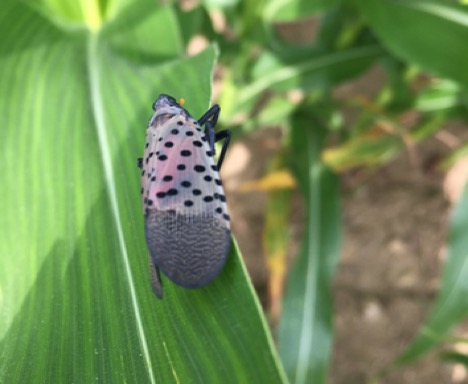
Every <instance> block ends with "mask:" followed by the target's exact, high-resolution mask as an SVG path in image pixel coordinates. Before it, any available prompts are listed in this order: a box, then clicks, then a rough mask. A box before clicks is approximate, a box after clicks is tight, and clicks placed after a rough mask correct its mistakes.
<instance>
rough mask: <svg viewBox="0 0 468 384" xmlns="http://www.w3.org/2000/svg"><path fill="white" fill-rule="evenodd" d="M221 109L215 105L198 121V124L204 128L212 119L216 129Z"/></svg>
mask: <svg viewBox="0 0 468 384" xmlns="http://www.w3.org/2000/svg"><path fill="white" fill-rule="evenodd" d="M220 110H221V108H220V107H219V105H218V104H215V105H213V106H212V107H211V108H210V109H208V111H206V112H205V114H204V115H203V116H202V117H200V118H199V119H198V124H200V127H202V126H203V125H204V124H205V123H206V122H207V121H208V120H209V119H211V121H212V123H213V125H212V128H214V127H215V125H216V122H217V121H218V116H219V111H220Z"/></svg>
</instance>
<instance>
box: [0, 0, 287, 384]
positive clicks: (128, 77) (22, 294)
mask: <svg viewBox="0 0 468 384" xmlns="http://www.w3.org/2000/svg"><path fill="white" fill-rule="evenodd" d="M88 4H89V2H88ZM141 4H142V8H144V9H147V10H148V12H150V13H154V14H148V15H147V17H148V20H154V19H153V17H156V16H155V15H160V14H161V12H163V13H164V12H168V11H167V10H164V11H163V10H162V8H157V7H155V8H154V9H151V8H147V6H146V5H145V2H141ZM2 5H3V7H2V12H1V13H0V31H1V35H2V39H1V41H0V66H1V68H2V71H0V110H1V114H0V124H1V127H2V128H1V130H0V146H1V150H0V160H1V163H2V178H1V181H0V183H1V184H0V211H1V212H2V214H1V215H0V233H1V234H2V238H1V241H0V382H2V383H3V382H4V383H70V382H80V383H89V382H94V381H99V382H107V383H123V382H126V383H155V382H158V383H172V382H177V383H178V382H180V383H206V382H208V383H211V382H223V383H225V382H231V383H239V382H264V383H280V382H284V375H283V373H282V369H281V366H280V365H279V363H278V360H277V357H276V353H275V351H274V347H273V343H272V340H271V337H270V335H269V333H268V330H267V326H266V323H265V320H264V318H263V316H262V313H261V309H260V306H259V303H258V301H257V299H256V297H255V294H254V291H253V289H252V286H251V284H250V282H249V280H248V277H247V275H246V271H245V269H244V266H243V264H242V261H241V258H240V255H239V251H238V249H237V247H236V246H235V245H233V246H232V250H231V254H230V256H229V259H228V262H227V264H226V267H225V268H224V270H223V271H222V273H221V274H220V276H218V278H217V279H216V280H215V281H214V282H213V283H212V284H210V285H208V286H207V287H205V288H203V289H199V290H187V289H183V288H181V287H178V286H176V285H174V284H172V283H171V282H170V281H168V280H167V279H165V278H164V277H163V279H164V281H163V282H164V294H165V297H164V300H162V301H161V300H158V299H156V297H155V296H154V294H153V293H152V290H151V287H150V283H149V271H148V253H147V249H146V244H145V240H144V233H143V214H142V207H141V200H140V186H139V179H140V172H139V170H138V169H137V167H136V158H137V157H138V156H140V155H141V154H142V153H143V148H144V140H145V130H146V125H147V121H148V119H149V117H150V116H151V112H152V111H151V104H152V102H153V101H154V99H155V98H156V97H157V96H158V95H159V93H169V94H171V95H173V96H174V97H176V98H179V97H185V99H186V104H185V105H186V107H187V109H188V110H190V111H191V112H192V113H193V115H194V116H195V117H199V116H201V114H202V113H203V112H204V111H205V110H206V109H207V107H208V104H209V99H210V93H211V73H212V70H213V65H214V61H215V58H216V49H215V48H214V47H213V46H210V47H209V48H208V49H207V50H205V51H204V52H202V53H201V54H199V55H197V56H195V57H192V58H188V59H184V60H173V61H171V62H166V61H160V60H158V59H157V57H156V56H157V55H154V56H152V55H148V56H146V57H145V59H144V60H135V57H136V54H137V53H138V49H136V48H135V51H134V53H135V55H131V56H130V57H129V56H125V52H126V51H125V50H121V49H116V46H115V44H114V43H115V41H116V40H113V39H112V38H111V37H113V36H115V35H113V33H114V32H113V26H112V25H111V24H110V23H109V22H108V21H104V22H103V24H102V26H101V28H100V29H97V30H94V32H91V31H90V30H89V29H88V28H85V27H83V28H77V29H70V28H66V27H64V26H63V25H62V24H56V23H55V20H57V18H58V17H57V15H51V14H47V15H46V14H45V13H44V11H43V10H41V12H38V11H37V9H36V8H33V7H30V6H29V5H28V4H26V3H22V2H17V1H4V2H3V4H2ZM120 15H121V17H123V18H125V13H122V14H120ZM168 17H170V16H168ZM51 20H54V22H51ZM112 22H113V23H116V24H115V25H122V24H123V21H122V19H119V18H118V17H117V18H115V19H113V20H112ZM127 28H128V29H127V32H128V33H129V34H130V35H131V34H132V31H133V29H132V26H128V27H127ZM134 28H135V33H136V35H138V39H139V41H142V42H144V40H145V39H146V42H145V44H143V46H144V47H149V46H150V42H155V41H162V40H164V39H161V36H160V35H153V34H152V33H151V31H152V29H151V28H145V30H146V32H145V33H143V32H142V31H141V30H139V28H140V25H139V24H138V23H136V24H134ZM137 30H138V32H136V31H137ZM115 33H117V32H115ZM145 34H146V35H145ZM145 36H146V37H145ZM120 42H123V40H120ZM161 44H164V42H163V43H161ZM123 46H124V45H122V44H120V45H119V47H123ZM144 53H145V52H142V54H143V56H145V55H144ZM146 53H147V52H146ZM143 56H142V57H143Z"/></svg>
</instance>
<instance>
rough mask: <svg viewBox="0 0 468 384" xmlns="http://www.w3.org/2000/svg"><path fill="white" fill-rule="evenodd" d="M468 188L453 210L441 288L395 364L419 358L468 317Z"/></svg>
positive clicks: (467, 187)
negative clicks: (416, 332) (421, 323)
mask: <svg viewBox="0 0 468 384" xmlns="http://www.w3.org/2000/svg"><path fill="white" fill-rule="evenodd" d="M467 213H468V185H467V186H465V189H464V192H463V195H462V196H461V199H460V201H459V202H458V203H457V205H456V207H455V208H454V212H453V215H452V219H451V223H450V229H449V236H448V242H447V245H448V255H447V260H446V261H445V266H444V271H443V274H442V286H441V289H440V292H439V294H438V296H437V300H436V302H435V304H434V308H433V309H432V312H431V314H430V315H429V318H428V319H427V320H426V322H425V324H424V326H423V327H422V328H421V330H420V332H419V334H418V335H417V336H416V337H415V339H414V340H413V341H412V342H411V344H410V345H409V346H408V348H407V349H406V350H405V351H404V352H403V353H402V354H401V356H400V357H399V358H398V360H397V363H398V364H404V363H409V362H411V361H414V360H415V359H417V358H419V357H421V356H422V355H423V354H424V353H426V352H428V351H429V350H430V349H431V348H433V347H434V346H436V345H437V344H439V343H440V342H441V341H443V339H444V338H445V337H446V335H447V333H448V332H449V331H450V329H452V327H453V326H454V325H455V324H457V323H458V322H459V321H460V320H461V319H463V318H464V317H466V315H467V314H468V236H467V235H466V234H467V233H468V214H467Z"/></svg>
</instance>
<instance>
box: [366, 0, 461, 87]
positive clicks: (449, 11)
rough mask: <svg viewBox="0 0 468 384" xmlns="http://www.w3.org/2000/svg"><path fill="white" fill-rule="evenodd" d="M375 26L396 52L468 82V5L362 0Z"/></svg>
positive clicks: (373, 26) (375, 29) (419, 1)
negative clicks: (466, 65) (467, 42)
mask: <svg viewBox="0 0 468 384" xmlns="http://www.w3.org/2000/svg"><path fill="white" fill-rule="evenodd" d="M357 4H359V8H360V10H361V12H362V13H363V14H364V16H365V17H366V20H367V22H368V23H369V24H370V25H371V26H372V29H373V30H374V31H375V32H376V34H377V35H378V36H379V37H380V39H382V41H383V42H384V43H385V45H386V46H388V47H389V49H391V50H392V51H393V52H395V54H397V55H398V56H400V57H402V58H404V59H405V60H409V61H410V62H412V63H416V64H418V65H419V66H421V67H422V68H425V69H428V70H431V71H434V72H436V73H437V74H439V75H442V76H446V77H449V78H451V79H454V80H456V81H459V82H461V83H462V84H464V86H465V87H466V86H467V85H468V72H467V71H466V70H465V67H464V66H463V65H461V63H466V62H467V61H468V53H467V50H466V41H467V39H468V28H467V26H468V8H467V7H466V6H462V5H457V4H451V3H450V2H437V1H427V0H417V1H415V0H411V1H397V0H366V1H362V0H358V1H357Z"/></svg>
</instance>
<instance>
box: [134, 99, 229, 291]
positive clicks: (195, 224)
mask: <svg viewBox="0 0 468 384" xmlns="http://www.w3.org/2000/svg"><path fill="white" fill-rule="evenodd" d="M181 104H183V102H182V100H181V102H180V104H179V103H178V102H177V101H176V100H175V99H174V98H173V97H171V96H169V95H164V94H161V95H160V96H159V97H158V99H157V100H156V101H155V102H154V104H153V110H154V113H153V116H152V117H151V119H150V121H149V124H148V128H147V130H146V144H145V152H144V156H143V157H142V158H139V159H138V161H137V163H138V167H139V168H140V169H141V194H142V201H143V211H144V217H145V237H146V244H147V246H148V250H149V262H150V275H151V285H152V288H153V291H154V293H155V294H156V296H158V297H159V298H162V295H163V290H162V283H161V276H160V271H162V272H163V273H164V274H165V275H166V276H167V277H168V278H169V279H170V280H172V282H174V283H175V284H177V285H180V286H182V287H185V288H200V287H203V286H205V285H207V284H208V283H209V282H211V281H212V280H213V279H214V278H215V277H216V276H217V275H218V274H219V273H220V272H221V270H222V268H223V266H224V264H225V262H226V259H227V256H228V253H229V248H230V239H231V233H230V221H229V220H230V219H229V215H228V211H227V206H226V198H225V195H224V191H223V187H222V182H221V178H220V176H219V170H220V168H221V166H222V164H223V160H224V156H225V154H226V150H227V147H228V145H229V141H230V138H231V132H230V131H228V130H224V131H220V132H217V133H216V132H215V129H214V127H215V125H216V122H217V120H218V116H219V112H220V107H219V106H218V105H214V106H212V107H211V108H210V109H209V110H208V111H207V112H206V113H205V114H204V115H203V116H202V117H201V118H200V119H199V120H198V121H197V120H195V119H194V118H193V117H192V116H191V115H190V113H189V112H187V110H185V109H184V108H183V107H182V106H181ZM203 126H204V127H205V129H204V131H203V130H202V127H203ZM220 140H224V142H223V146H222V149H221V152H220V154H219V158H218V161H217V163H216V162H215V158H214V155H215V143H216V142H217V141H220Z"/></svg>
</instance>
